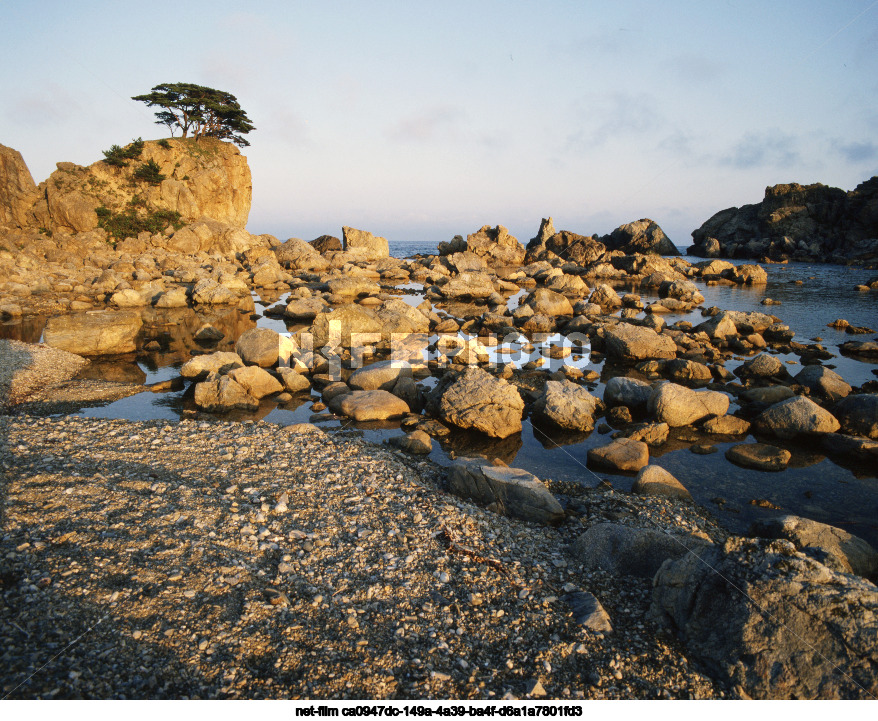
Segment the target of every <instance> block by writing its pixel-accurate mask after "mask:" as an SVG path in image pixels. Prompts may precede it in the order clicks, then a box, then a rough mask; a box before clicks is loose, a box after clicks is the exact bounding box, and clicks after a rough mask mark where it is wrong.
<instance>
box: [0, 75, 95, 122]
mask: <svg viewBox="0 0 878 721" xmlns="http://www.w3.org/2000/svg"><path fill="white" fill-rule="evenodd" d="M82 111H83V108H82V105H81V104H80V103H79V102H78V101H77V100H76V98H75V97H74V96H73V95H71V94H70V93H68V92H67V91H66V90H64V88H62V87H61V86H60V85H56V84H54V83H52V84H49V85H46V86H45V87H43V88H41V89H34V90H31V91H29V92H27V93H23V94H22V95H19V96H18V97H12V98H10V99H9V101H8V104H7V111H6V116H7V117H8V118H9V120H14V121H17V122H19V123H21V124H23V125H31V126H34V125H36V126H43V125H49V124H52V123H56V122H59V121H63V120H65V119H67V118H69V117H70V116H75V115H78V114H80V113H81V112H82Z"/></svg>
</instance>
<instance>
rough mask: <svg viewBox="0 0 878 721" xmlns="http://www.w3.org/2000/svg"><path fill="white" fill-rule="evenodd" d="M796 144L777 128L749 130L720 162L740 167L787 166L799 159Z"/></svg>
mask: <svg viewBox="0 0 878 721" xmlns="http://www.w3.org/2000/svg"><path fill="white" fill-rule="evenodd" d="M797 145H798V141H797V140H796V138H795V137H794V136H792V135H790V134H789V133H785V132H783V131H782V130H779V129H777V128H773V129H770V130H765V131H762V132H750V133H746V134H745V135H744V136H743V137H742V138H741V140H739V141H738V142H737V143H736V144H735V146H734V147H733V148H732V149H731V151H730V152H729V153H728V154H727V155H725V156H723V157H722V158H721V159H720V163H721V164H722V165H731V166H733V167H735V168H741V169H748V168H764V167H771V168H788V167H790V166H793V165H795V164H797V163H799V162H800V161H801V156H800V154H799V150H798V148H797Z"/></svg>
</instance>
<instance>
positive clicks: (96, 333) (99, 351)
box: [43, 310, 143, 356]
mask: <svg viewBox="0 0 878 721" xmlns="http://www.w3.org/2000/svg"><path fill="white" fill-rule="evenodd" d="M142 325H143V320H141V317H140V313H138V312H137V311H135V310H119V311H112V310H94V311H88V312H87V313H75V314H72V315H60V316H53V317H52V318H49V320H48V321H47V323H46V329H45V331H44V335H43V338H44V340H45V342H46V345H50V346H52V347H53V348H60V349H61V350H66V351H67V352H68V353H76V354H77V355H84V356H96V355H119V354H122V353H133V352H134V351H135V350H137V342H136V340H137V334H138V332H139V331H140V328H141V326H142Z"/></svg>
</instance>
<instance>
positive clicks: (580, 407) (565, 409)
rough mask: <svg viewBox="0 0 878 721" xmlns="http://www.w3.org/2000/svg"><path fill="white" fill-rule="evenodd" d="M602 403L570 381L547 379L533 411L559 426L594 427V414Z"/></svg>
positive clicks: (578, 429) (571, 427)
mask: <svg viewBox="0 0 878 721" xmlns="http://www.w3.org/2000/svg"><path fill="white" fill-rule="evenodd" d="M602 405H603V404H602V403H601V401H600V399H598V398H595V397H594V396H593V395H592V394H591V393H589V392H588V391H587V390H586V389H585V388H583V387H582V386H578V385H576V384H575V383H572V382H571V381H567V380H565V381H563V382H559V381H548V382H547V383H546V388H545V390H544V391H543V394H542V396H540V397H539V398H538V399H537V401H536V403H535V404H534V413H535V414H536V415H538V416H542V417H543V418H546V419H548V420H550V421H552V423H554V424H555V425H557V426H560V427H561V428H567V429H569V430H575V431H590V430H592V429H594V414H595V412H596V411H597V410H599V409H600V407H601V406H602Z"/></svg>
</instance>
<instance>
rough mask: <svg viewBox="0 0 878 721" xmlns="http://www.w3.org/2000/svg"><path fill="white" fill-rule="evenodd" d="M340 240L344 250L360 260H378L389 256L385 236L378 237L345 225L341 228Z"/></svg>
mask: <svg viewBox="0 0 878 721" xmlns="http://www.w3.org/2000/svg"><path fill="white" fill-rule="evenodd" d="M342 240H343V242H344V249H345V251H346V252H348V253H351V254H352V255H356V257H357V258H358V259H360V260H366V261H370V260H380V259H381V258H387V257H389V256H390V248H389V246H388V244H387V238H380V237H378V236H376V235H372V234H371V233H369V232H368V231H365V230H357V229H356V228H348V227H347V226H345V227H344V228H342Z"/></svg>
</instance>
